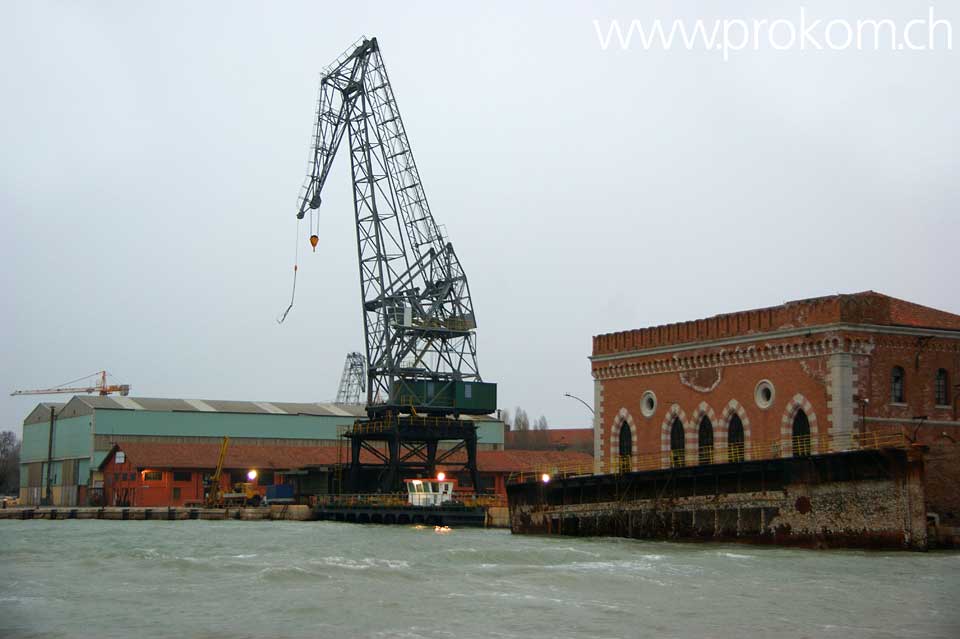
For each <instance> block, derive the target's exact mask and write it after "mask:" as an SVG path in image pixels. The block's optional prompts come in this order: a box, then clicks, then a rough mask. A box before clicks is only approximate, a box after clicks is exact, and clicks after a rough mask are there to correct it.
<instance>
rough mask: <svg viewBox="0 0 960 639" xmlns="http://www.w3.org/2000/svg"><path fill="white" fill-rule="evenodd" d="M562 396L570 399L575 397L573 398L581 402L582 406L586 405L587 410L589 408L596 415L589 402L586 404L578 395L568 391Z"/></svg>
mask: <svg viewBox="0 0 960 639" xmlns="http://www.w3.org/2000/svg"><path fill="white" fill-rule="evenodd" d="M563 396H564V397H569V398H570V399H575V400H577V401H578V402H580V403H581V404H583V405H584V406H586V407H587V410H589V411H590V412H591V413H592V414H594V415H596V412H595V411H594V410H593V407H592V406H591V405H590V404H588V403H586V402H585V401H583V400H582V399H580V398H579V397H577V396H576V395H571V394H570V393H564V394H563Z"/></svg>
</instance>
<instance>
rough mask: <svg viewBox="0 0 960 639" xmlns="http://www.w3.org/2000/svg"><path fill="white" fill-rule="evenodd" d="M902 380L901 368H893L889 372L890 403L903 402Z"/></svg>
mask: <svg viewBox="0 0 960 639" xmlns="http://www.w3.org/2000/svg"><path fill="white" fill-rule="evenodd" d="M903 378H904V372H903V368H902V367H900V366H894V367H893V370H892V371H891V372H890V401H891V402H893V403H894V404H902V403H903V402H904V399H903V398H904V393H903Z"/></svg>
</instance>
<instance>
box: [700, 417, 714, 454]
mask: <svg viewBox="0 0 960 639" xmlns="http://www.w3.org/2000/svg"><path fill="white" fill-rule="evenodd" d="M697 453H698V455H697V457H698V462H697V463H699V464H700V465H705V464H712V463H713V424H711V423H710V418H709V417H707V416H706V415H704V416H703V419H701V420H700V430H699V433H698V435H697Z"/></svg>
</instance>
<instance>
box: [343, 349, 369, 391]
mask: <svg viewBox="0 0 960 639" xmlns="http://www.w3.org/2000/svg"><path fill="white" fill-rule="evenodd" d="M366 390H367V364H366V362H365V361H364V359H363V353H356V352H354V353H347V359H346V361H345V362H344V363H343V373H341V374H340V388H339V389H338V390H337V400H336V403H337V404H360V403H362V400H361V399H360V393H363V392H365V391H366Z"/></svg>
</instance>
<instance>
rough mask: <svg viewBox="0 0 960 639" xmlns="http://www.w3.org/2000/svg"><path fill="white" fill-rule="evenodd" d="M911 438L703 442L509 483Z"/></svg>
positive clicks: (545, 471)
mask: <svg viewBox="0 0 960 639" xmlns="http://www.w3.org/2000/svg"><path fill="white" fill-rule="evenodd" d="M909 445H910V441H909V440H908V439H907V438H906V436H905V435H904V434H903V433H902V432H870V433H842V434H838V435H830V434H818V435H813V436H809V435H808V436H798V437H793V438H787V439H785V440H782V439H775V440H767V441H747V442H744V443H737V444H734V445H727V446H705V447H703V448H696V449H693V450H671V451H660V452H656V453H640V454H637V455H631V456H627V455H623V456H615V457H614V458H613V459H612V460H610V459H604V460H602V461H601V462H600V463H599V467H598V465H597V464H596V463H595V462H589V463H578V464H553V465H545V466H540V467H538V468H536V469H534V470H530V471H526V472H522V473H514V474H512V475H510V477H509V478H508V479H507V481H508V483H517V482H521V483H522V482H525V481H542V479H543V478H544V475H546V476H547V477H548V479H549V480H552V479H556V478H563V477H578V476H583V475H593V474H601V475H605V474H620V473H626V472H636V471H644V470H661V469H664V468H671V467H672V468H678V467H684V466H704V465H710V464H723V463H732V462H739V461H755V460H764V459H780V458H783V457H806V456H810V455H822V454H826V453H836V452H844V451H853V450H878V449H881V448H906V447H908V446H909Z"/></svg>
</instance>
